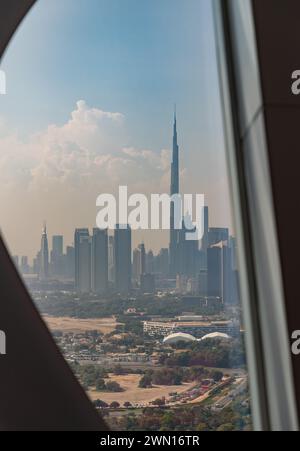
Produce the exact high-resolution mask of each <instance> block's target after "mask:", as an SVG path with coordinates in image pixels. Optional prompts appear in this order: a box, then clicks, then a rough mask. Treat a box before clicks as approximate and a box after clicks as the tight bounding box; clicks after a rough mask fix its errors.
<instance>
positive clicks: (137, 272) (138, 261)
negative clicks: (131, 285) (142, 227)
mask: <svg viewBox="0 0 300 451" xmlns="http://www.w3.org/2000/svg"><path fill="white" fill-rule="evenodd" d="M145 273H146V251H145V245H144V244H139V246H138V248H137V249H135V250H134V251H133V260H132V276H133V279H134V280H135V281H136V282H137V283H138V284H141V276H142V275H143V274H145Z"/></svg>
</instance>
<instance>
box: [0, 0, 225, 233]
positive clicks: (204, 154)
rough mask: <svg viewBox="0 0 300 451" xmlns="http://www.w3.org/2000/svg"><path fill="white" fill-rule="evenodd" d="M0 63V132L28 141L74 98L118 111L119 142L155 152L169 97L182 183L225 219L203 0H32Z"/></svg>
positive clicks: (63, 117)
mask: <svg viewBox="0 0 300 451" xmlns="http://www.w3.org/2000/svg"><path fill="white" fill-rule="evenodd" d="M1 68H2V69H3V70H5V72H6V77H7V95H6V96H2V97H1V99H0V118H1V122H0V124H2V125H1V126H0V137H1V136H2V137H3V136H7V135H9V134H15V135H17V136H18V139H19V140H23V141H24V142H28V141H29V143H30V140H31V137H32V135H34V134H35V133H38V132H41V131H43V130H45V129H46V128H47V127H48V126H49V124H56V126H57V127H60V126H61V127H63V126H64V124H66V123H67V122H68V120H69V119H70V114H71V112H72V111H74V110H75V108H76V102H77V101H78V100H80V99H83V100H84V101H85V102H86V104H87V105H88V106H89V107H91V108H97V109H99V110H102V111H105V112H119V113H121V114H122V115H124V118H125V119H124V124H123V126H122V133H121V134H120V138H119V141H120V145H121V146H122V147H134V148H136V149H150V150H151V151H153V152H154V153H157V154H159V152H160V151H161V149H170V148H171V139H172V115H173V111H172V110H173V105H174V103H175V102H176V104H177V111H178V129H179V130H178V132H179V144H180V147H181V154H182V167H184V168H186V170H187V172H188V174H189V176H188V177H187V180H188V182H187V186H186V187H187V189H189V190H195V191H196V192H198V193H202V192H205V193H207V195H208V202H209V203H210V206H211V214H212V221H213V222H214V224H213V225H217V226H218V225H220V226H222V225H229V223H230V212H229V207H228V193H227V177H226V170H225V156H224V147H223V140H222V126H221V124H222V122H221V113H220V99H219V91H218V78H217V69H216V55H215V47H214V38H213V21H212V11H211V2H210V0H152V1H146V0H39V1H38V2H37V4H36V5H35V6H34V8H33V9H32V11H31V12H30V14H29V15H28V17H27V18H26V19H25V21H24V22H23V24H22V25H21V26H20V28H19V30H18V32H17V34H16V35H15V37H14V39H13V41H12V42H11V44H10V46H9V48H8V50H7V52H6V54H5V57H4V58H3V61H2V64H1ZM0 144H1V143H0ZM15 152H18V150H15ZM20 152H21V150H20ZM101 153H103V151H101ZM93 201H94V200H93ZM32 208H33V207H32ZM41 214H44V212H41ZM36 216H37V218H36V220H37V222H38V221H39V220H40V218H39V217H38V216H39V215H38V212H37V211H36ZM75 225H76V224H75ZM91 225H93V224H91ZM55 227H56V229H57V228H58V225H55ZM55 231H56V230H55ZM66 233H67V232H66Z"/></svg>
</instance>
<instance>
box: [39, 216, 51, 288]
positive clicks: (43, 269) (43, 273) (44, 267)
mask: <svg viewBox="0 0 300 451" xmlns="http://www.w3.org/2000/svg"><path fill="white" fill-rule="evenodd" d="M48 277H49V248H48V237H47V227H46V224H45V225H44V228H43V232H42V239H41V251H40V279H41V280H46V279H48Z"/></svg>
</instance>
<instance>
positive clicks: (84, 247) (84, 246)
mask: <svg viewBox="0 0 300 451" xmlns="http://www.w3.org/2000/svg"><path fill="white" fill-rule="evenodd" d="M91 249H92V239H91V237H90V236H89V235H81V236H80V237H79V244H78V287H77V291H78V292H79V293H90V292H91V263H92V258H91Z"/></svg>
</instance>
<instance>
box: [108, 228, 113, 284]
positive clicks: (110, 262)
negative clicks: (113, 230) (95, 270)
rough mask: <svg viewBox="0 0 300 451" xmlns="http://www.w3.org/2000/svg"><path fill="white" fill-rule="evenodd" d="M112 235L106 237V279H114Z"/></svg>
mask: <svg viewBox="0 0 300 451" xmlns="http://www.w3.org/2000/svg"><path fill="white" fill-rule="evenodd" d="M114 254H115V252H114V237H113V236H109V237H108V280H109V282H112V283H113V282H114V281H115V257H114Z"/></svg>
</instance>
